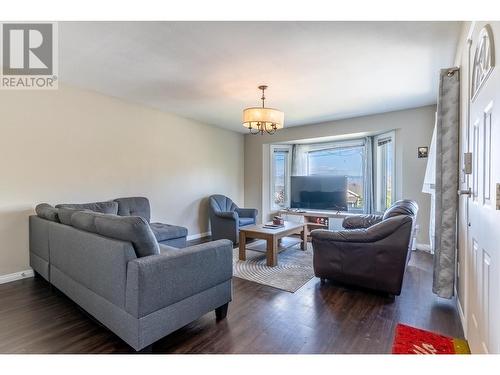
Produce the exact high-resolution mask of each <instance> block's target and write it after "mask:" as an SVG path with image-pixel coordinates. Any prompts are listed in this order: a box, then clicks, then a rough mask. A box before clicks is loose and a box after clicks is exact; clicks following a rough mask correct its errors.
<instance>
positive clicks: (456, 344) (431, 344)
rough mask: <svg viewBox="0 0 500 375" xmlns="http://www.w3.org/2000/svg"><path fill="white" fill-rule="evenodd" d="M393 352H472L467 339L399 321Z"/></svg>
mask: <svg viewBox="0 0 500 375" xmlns="http://www.w3.org/2000/svg"><path fill="white" fill-rule="evenodd" d="M392 353H393V354H470V349H469V345H468V344H467V341H466V340H462V339H457V338H453V337H448V336H443V335H440V334H437V333H434V332H430V331H425V330H423V329H419V328H415V327H411V326H407V325H405V324H401V323H398V325H397V326H396V334H395V336H394V341H393V344H392Z"/></svg>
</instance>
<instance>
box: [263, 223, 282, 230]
mask: <svg viewBox="0 0 500 375" xmlns="http://www.w3.org/2000/svg"><path fill="white" fill-rule="evenodd" d="M284 227H285V225H284V224H264V228H267V229H279V228H284Z"/></svg>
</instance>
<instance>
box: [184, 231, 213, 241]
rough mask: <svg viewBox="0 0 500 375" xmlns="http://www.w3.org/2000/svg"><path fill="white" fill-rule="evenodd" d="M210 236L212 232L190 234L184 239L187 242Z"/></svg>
mask: <svg viewBox="0 0 500 375" xmlns="http://www.w3.org/2000/svg"><path fill="white" fill-rule="evenodd" d="M210 235H212V232H205V233H198V234H192V235H190V236H187V238H186V239H187V240H188V241H191V240H197V239H199V238H203V237H207V236H210Z"/></svg>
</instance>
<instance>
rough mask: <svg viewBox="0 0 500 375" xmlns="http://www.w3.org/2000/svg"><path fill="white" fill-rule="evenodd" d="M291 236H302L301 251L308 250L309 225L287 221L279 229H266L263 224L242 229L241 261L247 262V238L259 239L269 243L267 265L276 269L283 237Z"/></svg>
mask: <svg viewBox="0 0 500 375" xmlns="http://www.w3.org/2000/svg"><path fill="white" fill-rule="evenodd" d="M291 234H300V236H301V239H302V243H301V245H300V246H301V249H302V250H306V249H307V225H305V224H303V223H293V222H290V221H285V226H284V227H282V228H278V229H269V228H264V225H263V224H258V225H248V226H245V227H243V228H240V260H246V254H245V250H246V245H247V238H258V239H262V240H266V241H267V246H266V258H267V265H268V266H271V267H274V266H276V265H277V264H278V246H279V244H278V242H279V240H281V239H282V238H283V237H286V236H289V235H291Z"/></svg>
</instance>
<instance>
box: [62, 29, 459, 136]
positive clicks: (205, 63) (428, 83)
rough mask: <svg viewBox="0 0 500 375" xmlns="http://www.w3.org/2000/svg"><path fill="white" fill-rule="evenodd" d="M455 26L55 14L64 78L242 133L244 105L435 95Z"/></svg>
mask: <svg viewBox="0 0 500 375" xmlns="http://www.w3.org/2000/svg"><path fill="white" fill-rule="evenodd" d="M460 26H461V25H460V22H63V23H60V24H59V39H60V50H59V54H60V64H59V73H60V79H61V82H63V83H67V84H71V85H74V86H78V87H82V88H86V89H91V90H95V91H98V92H101V93H104V94H107V95H112V96H115V97H119V98H122V99H125V100H128V101H132V102H136V103H141V104H144V105H147V106H150V107H154V108H157V109H160V110H163V111H167V112H172V113H175V114H177V115H180V116H183V117H187V118H192V119H195V120H199V121H202V122H204V123H208V124H213V125H217V126H222V127H225V128H228V129H232V130H235V131H241V132H245V131H246V129H245V128H243V126H242V125H241V111H242V109H243V108H245V107H248V106H255V105H258V104H259V98H260V92H259V91H258V90H257V86H258V85H259V84H267V85H269V89H268V91H267V97H268V101H267V106H270V107H275V108H279V109H281V110H282V111H284V112H285V126H286V127H288V126H296V125H304V124H311V123H317V122H321V121H328V120H335V119H341V118H348V117H355V116H361V115H367V114H373V113H381V112H388V111H393V110H399V109H405V108H412V107H418V106H423V105H428V104H432V103H435V101H436V95H437V83H438V72H439V69H440V68H446V67H449V66H451V64H453V59H454V54H455V50H456V46H457V42H458V35H459V31H460Z"/></svg>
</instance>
